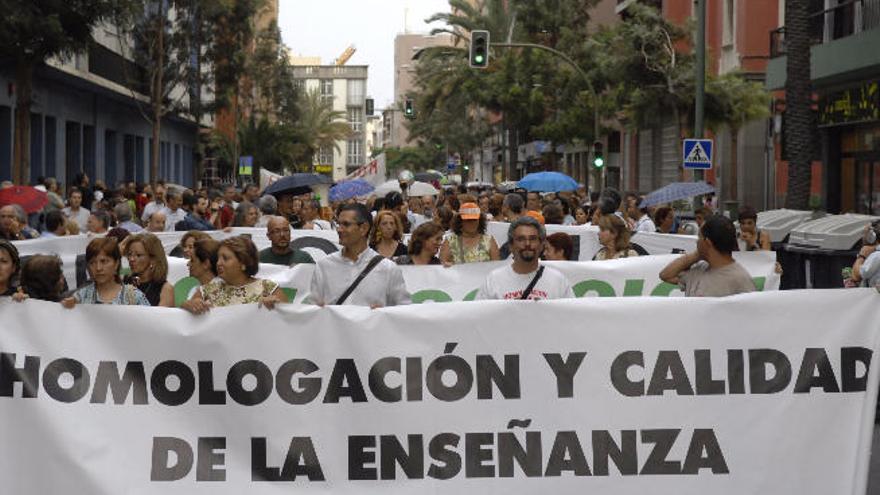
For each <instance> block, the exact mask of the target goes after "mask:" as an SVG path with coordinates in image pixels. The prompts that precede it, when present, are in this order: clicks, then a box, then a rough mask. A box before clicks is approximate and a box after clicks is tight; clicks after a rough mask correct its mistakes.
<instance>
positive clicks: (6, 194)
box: [0, 186, 49, 213]
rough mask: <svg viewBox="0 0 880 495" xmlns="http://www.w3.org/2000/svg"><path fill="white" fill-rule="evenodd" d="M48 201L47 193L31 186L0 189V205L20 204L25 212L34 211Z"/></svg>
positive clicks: (40, 208) (41, 207)
mask: <svg viewBox="0 0 880 495" xmlns="http://www.w3.org/2000/svg"><path fill="white" fill-rule="evenodd" d="M48 203H49V195H47V194H46V193H45V192H43V191H40V190H39V189H37V188H35V187H31V186H12V187H7V188H6V189H0V206H7V205H20V206H21V207H22V208H24V211H25V212H27V213H36V212H38V211H40V210H42V209H43V207H44V206H46V205H47V204H48Z"/></svg>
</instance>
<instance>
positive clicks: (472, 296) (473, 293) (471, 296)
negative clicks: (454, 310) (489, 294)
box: [462, 289, 480, 301]
mask: <svg viewBox="0 0 880 495" xmlns="http://www.w3.org/2000/svg"><path fill="white" fill-rule="evenodd" d="M479 291H480V289H474V290H472V291H470V292H468V293H467V295H466V296H464V299H462V301H473V300H475V299H476V298H477V292H479Z"/></svg>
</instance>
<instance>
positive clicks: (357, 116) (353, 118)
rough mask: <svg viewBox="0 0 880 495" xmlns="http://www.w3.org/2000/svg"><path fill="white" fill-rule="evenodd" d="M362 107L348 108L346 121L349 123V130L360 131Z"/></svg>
mask: <svg viewBox="0 0 880 495" xmlns="http://www.w3.org/2000/svg"><path fill="white" fill-rule="evenodd" d="M363 111H364V109H363V108H361V107H357V108H349V109H348V122H349V123H350V124H351V130H352V131H354V132H360V131H362V130H363V128H364V114H363Z"/></svg>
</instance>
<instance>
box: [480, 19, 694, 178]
mask: <svg viewBox="0 0 880 495" xmlns="http://www.w3.org/2000/svg"><path fill="white" fill-rule="evenodd" d="M704 21H705V19H704ZM490 46H494V47H499V48H534V49H537V50H543V51H545V52H549V53H552V54H553V55H555V56H557V57H559V58H561V59H562V60H564V61H565V62H566V63H568V65H569V66H571V68H572V69H574V70H575V71H576V72H577V73H578V74H580V76H581V78H583V80H584V82H585V83H587V88H588V89H589V91H590V94H591V95H592V96H593V142H595V141H598V140H599V93H596V89H595V88H594V87H593V82H592V81H590V78H589V77H588V76H587V73H586V72H584V70H583V69H581V67H580V66H579V65H578V64H577V63H576V62H575V61H574V60H572V59H571V57H569V56H568V55H566V54H564V53H562V52H560V51H559V50H555V49H553V48H550V47H549V46H544V45H538V44H535V43H510V42H508V43H496V42H492V43H490ZM591 153H592V152H591ZM590 162H592V160H590ZM587 168H588V169H589V165H587ZM602 170H605V168H604V167H602ZM589 176H590V174H589V173H587V178H588V179H589ZM601 176H602V172H601V171H600V173H599V177H598V178H597V181H596V182H597V183H596V188H597V189H601V187H600V186H601V184H600V183H599V182H600V180H601ZM587 187H588V189H589V184H587Z"/></svg>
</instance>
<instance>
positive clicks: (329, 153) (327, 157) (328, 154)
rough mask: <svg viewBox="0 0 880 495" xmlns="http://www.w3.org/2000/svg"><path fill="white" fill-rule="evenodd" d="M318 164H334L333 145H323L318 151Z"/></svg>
mask: <svg viewBox="0 0 880 495" xmlns="http://www.w3.org/2000/svg"><path fill="white" fill-rule="evenodd" d="M318 165H333V146H321V149H320V150H319V151H318Z"/></svg>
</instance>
